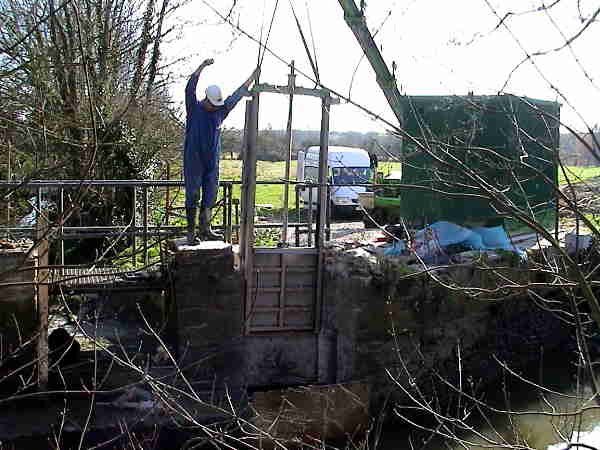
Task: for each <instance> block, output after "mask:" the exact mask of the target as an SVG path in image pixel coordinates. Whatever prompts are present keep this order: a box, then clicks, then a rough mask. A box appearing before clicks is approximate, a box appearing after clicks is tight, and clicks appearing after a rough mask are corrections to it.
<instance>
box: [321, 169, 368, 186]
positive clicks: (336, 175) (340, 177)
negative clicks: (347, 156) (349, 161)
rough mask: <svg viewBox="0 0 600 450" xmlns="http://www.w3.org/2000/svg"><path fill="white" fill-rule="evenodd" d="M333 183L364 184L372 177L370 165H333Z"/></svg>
mask: <svg viewBox="0 0 600 450" xmlns="http://www.w3.org/2000/svg"><path fill="white" fill-rule="evenodd" d="M331 174H332V175H333V184H364V183H368V182H369V181H370V178H371V169H370V168H368V167H332V168H331Z"/></svg>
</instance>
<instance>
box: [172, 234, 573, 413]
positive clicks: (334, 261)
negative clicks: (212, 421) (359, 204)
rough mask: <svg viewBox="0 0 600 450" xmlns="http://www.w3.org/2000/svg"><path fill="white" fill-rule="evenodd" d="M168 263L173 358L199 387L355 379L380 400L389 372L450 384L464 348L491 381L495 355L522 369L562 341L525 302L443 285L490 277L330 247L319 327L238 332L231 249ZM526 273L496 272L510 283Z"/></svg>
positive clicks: (561, 331) (404, 379) (239, 280)
mask: <svg viewBox="0 0 600 450" xmlns="http://www.w3.org/2000/svg"><path fill="white" fill-rule="evenodd" d="M174 256H175V257H174V263H173V269H174V274H175V280H176V281H175V285H176V298H177V299H176V301H177V311H178V314H177V320H178V326H179V354H180V356H183V357H184V360H185V363H184V365H187V366H188V373H189V374H190V375H191V377H192V378H193V379H194V380H195V381H196V382H198V386H204V387H205V388H206V389H209V388H211V387H212V384H213V382H214V381H215V380H216V381H217V382H218V383H219V384H220V383H223V382H226V383H227V384H228V385H229V386H230V387H231V386H237V387H251V388H268V387H275V386H280V385H296V384H327V383H340V382H350V381H356V380H362V381H366V382H367V383H369V384H370V385H371V388H372V389H371V392H372V395H373V399H374V400H375V401H376V403H377V402H379V401H380V400H382V399H383V398H384V397H385V396H386V395H387V394H388V393H393V394H394V395H395V396H396V395H403V394H402V389H399V388H398V385H397V384H396V383H395V382H392V377H393V378H395V381H397V382H398V383H399V384H401V385H403V386H405V387H406V389H407V390H408V391H410V390H411V389H413V388H414V386H415V383H414V382H415V381H417V382H418V383H419V384H420V385H421V383H424V384H426V383H425V380H428V379H430V378H431V377H430V375H431V374H432V371H433V370H437V371H440V372H441V373H443V374H444V375H445V376H447V377H448V378H449V379H451V380H452V379H453V377H456V376H457V374H458V370H457V361H458V359H457V354H458V351H459V349H460V355H461V364H462V366H463V368H465V370H467V369H468V370H470V371H471V375H473V376H474V377H478V376H485V377H492V376H495V375H497V374H499V373H500V367H499V366H498V365H497V364H496V363H495V362H494V361H493V359H492V354H495V355H498V356H500V357H501V358H502V359H504V360H506V361H508V362H509V363H510V364H511V365H512V366H513V367H519V366H520V365H522V364H524V363H526V362H528V361H531V359H532V358H535V357H537V355H539V349H540V346H541V345H545V346H546V349H548V348H550V347H551V346H552V345H559V344H560V343H561V342H562V341H564V340H566V339H568V337H569V330H568V328H566V327H565V326H564V325H563V324H562V323H561V322H560V321H558V320H557V319H556V318H555V317H554V316H553V315H551V314H548V313H543V312H542V311H541V310H538V309H537V307H535V305H533V303H532V302H530V301H529V300H528V299H527V298H521V297H518V296H513V297H503V299H502V300H500V299H499V300H498V301H480V300H474V299H472V298H470V297H468V296H466V295H464V293H461V292H460V291H456V290H452V289H448V288H445V287H443V286H442V285H441V284H440V282H441V283H442V284H443V283H445V284H448V285H450V284H452V285H453V286H455V287H456V286H459V285H460V284H461V283H464V284H469V285H470V286H475V287H478V286H479V287H482V286H485V287H487V288H489V289H493V287H494V279H493V277H491V276H490V274H489V271H480V270H477V269H474V268H472V267H471V268H466V267H464V266H461V267H458V268H456V269H452V270H445V271H444V270H440V271H438V272H437V273H436V277H437V278H438V280H439V281H440V282H435V281H432V280H431V278H429V277H428V276H427V275H426V274H424V273H423V274H420V275H419V274H415V273H414V268H413V269H411V268H409V267H407V266H404V265H402V264H399V263H398V262H397V261H396V262H393V261H392V262H389V261H388V262H385V261H384V262H381V261H377V262H373V261H369V260H368V259H366V258H360V257H356V256H354V255H352V254H348V253H347V252H343V251H338V250H335V249H331V250H329V251H328V253H327V254H326V272H325V281H324V294H323V299H322V305H321V310H320V311H319V312H320V317H321V320H320V326H319V328H318V330H316V331H315V332H301V333H293V332H279V331H278V332H272V333H263V334H261V335H245V334H244V317H243V314H244V308H243V301H244V300H243V298H244V297H243V289H244V282H243V277H242V274H241V273H239V272H237V271H236V270H234V267H233V254H232V252H231V248H230V247H228V246H226V245H223V246H221V247H219V248H214V249H211V248H208V247H207V248H204V249H202V250H195V251H190V250H181V249H179V250H178V251H176V252H175V253H174ZM509 272H512V273H509ZM523 272H524V273H525V274H526V273H527V272H526V271H523V270H522V268H519V267H515V268H514V269H511V268H508V269H503V275H504V276H511V277H513V278H514V277H517V276H519V277H522V276H526V275H522V273H523ZM409 274H410V275H411V276H410V277H406V278H405V277H403V275H409ZM496 281H498V277H496ZM500 294H502V295H504V293H502V292H500ZM517 344H518V345H517Z"/></svg>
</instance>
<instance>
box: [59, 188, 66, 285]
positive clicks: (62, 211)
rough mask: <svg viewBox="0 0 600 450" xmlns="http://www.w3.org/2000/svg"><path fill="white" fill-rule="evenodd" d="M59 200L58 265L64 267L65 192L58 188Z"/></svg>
mask: <svg viewBox="0 0 600 450" xmlns="http://www.w3.org/2000/svg"><path fill="white" fill-rule="evenodd" d="M59 192H60V194H59V196H60V198H59V202H58V207H59V212H58V220H59V221H60V222H59V239H60V240H59V242H60V244H59V245H60V265H61V266H64V265H65V240H64V235H65V217H64V216H65V190H64V189H63V188H60V191H59ZM60 272H61V275H62V272H63V269H62V268H61V269H60Z"/></svg>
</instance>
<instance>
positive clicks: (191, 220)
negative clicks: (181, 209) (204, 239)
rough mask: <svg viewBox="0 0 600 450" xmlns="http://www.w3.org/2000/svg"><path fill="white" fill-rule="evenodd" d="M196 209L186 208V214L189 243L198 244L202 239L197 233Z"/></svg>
mask: <svg viewBox="0 0 600 450" xmlns="http://www.w3.org/2000/svg"><path fill="white" fill-rule="evenodd" d="M196 211H197V209H196V208H187V207H186V208H185V215H186V218H187V233H186V238H187V245H198V244H199V243H200V239H198V238H197V237H196V235H195V228H196Z"/></svg>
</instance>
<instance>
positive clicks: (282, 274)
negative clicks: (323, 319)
mask: <svg viewBox="0 0 600 450" xmlns="http://www.w3.org/2000/svg"><path fill="white" fill-rule="evenodd" d="M253 259H254V267H253V271H252V272H253V276H252V280H247V282H248V290H247V296H246V319H247V320H246V326H247V331H248V332H249V333H255V332H266V331H313V330H314V328H315V321H316V318H317V315H316V311H317V303H318V302H317V298H318V296H317V285H318V252H317V250H316V249H314V248H287V249H279V248H277V249H267V248H265V249H261V248H255V249H254V258H253Z"/></svg>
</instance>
